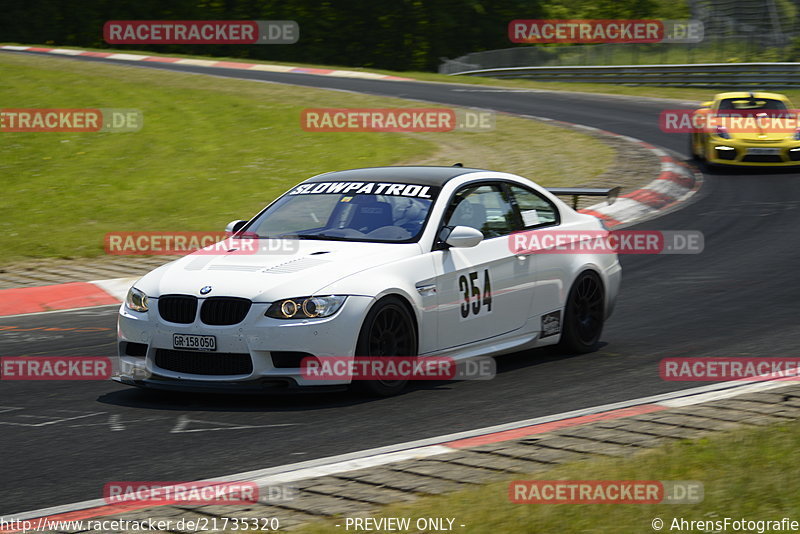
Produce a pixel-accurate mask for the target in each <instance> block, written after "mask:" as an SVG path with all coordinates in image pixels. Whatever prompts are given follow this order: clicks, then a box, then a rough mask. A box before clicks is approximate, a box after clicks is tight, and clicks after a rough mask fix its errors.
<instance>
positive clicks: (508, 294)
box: [115, 167, 621, 391]
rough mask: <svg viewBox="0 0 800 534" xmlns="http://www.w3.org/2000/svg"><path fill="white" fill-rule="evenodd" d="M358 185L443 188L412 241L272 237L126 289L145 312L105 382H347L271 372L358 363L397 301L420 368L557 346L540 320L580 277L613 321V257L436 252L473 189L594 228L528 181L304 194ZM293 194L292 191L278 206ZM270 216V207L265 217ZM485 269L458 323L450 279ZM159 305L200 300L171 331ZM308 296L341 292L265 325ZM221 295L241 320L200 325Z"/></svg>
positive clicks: (485, 179)
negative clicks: (240, 364) (245, 367)
mask: <svg viewBox="0 0 800 534" xmlns="http://www.w3.org/2000/svg"><path fill="white" fill-rule="evenodd" d="M416 177H419V181H417V178H416ZM367 181H374V182H392V183H403V184H436V183H437V182H438V183H440V186H438V187H437V189H438V188H439V187H440V189H439V192H438V196H437V197H436V199H435V200H434V201H433V202H432V204H431V207H430V213H429V215H428V217H427V219H426V221H425V223H424V226H423V229H422V230H421V234H419V238H418V239H417V240H416V242H407V243H382V242H364V241H325V240H316V239H302V240H300V239H298V240H283V241H286V242H284V243H280V241H281V240H270V242H269V243H267V242H266V241H265V242H264V243H262V246H265V245H269V246H268V247H267V248H270V249H272V250H274V249H281V248H282V246H281V245H288V247H287V248H291V249H292V250H290V251H288V252H280V251H279V252H269V253H264V254H253V255H242V254H235V253H233V254H227V253H224V254H216V255H209V254H198V253H194V254H191V255H189V256H186V257H183V258H180V259H178V260H176V261H174V262H171V263H169V264H166V265H163V266H161V267H159V268H157V269H155V270H154V271H152V272H150V273H148V274H147V275H145V276H144V277H142V278H141V279H140V280H139V281H137V282H136V283H135V284H134V287H135V288H136V289H137V290H138V291H140V292H142V293H144V294H145V295H146V296H147V299H148V308H149V309H148V311H144V312H139V311H134V310H133V309H131V308H130V307H129V306H128V304H127V303H123V305H122V306H121V307H120V310H119V322H118V340H119V343H118V346H119V356H120V370H119V375H118V376H116V377H115V380H117V381H119V382H122V383H125V384H129V385H136V386H141V387H154V388H164V389H184V390H216V389H217V388H219V389H223V390H233V391H251V390H271V389H284V388H290V389H291V388H294V387H297V386H301V387H302V386H308V387H319V386H341V385H343V384H346V383H347V381H346V380H343V381H335V380H334V381H320V380H308V379H305V378H303V376H302V373H301V370H300V369H299V368H298V367H294V368H292V367H285V366H283V367H277V366H276V365H275V362H274V361H273V357H272V355H273V354H274V353H288V354H291V353H303V354H306V355H314V356H345V357H352V356H355V355H356V344H357V340H358V336H359V332H360V330H361V328H362V324H363V323H364V319H365V317H366V315H367V313H368V312H369V310H370V309H371V307H372V306H374V305H375V303H376V302H378V301H379V300H380V299H382V298H383V297H386V296H388V295H395V296H398V297H400V298H401V299H403V300H404V301H405V302H406V303H407V304H408V307H409V309H410V310H412V311H413V319H414V322H415V323H416V332H417V340H418V355H419V357H426V356H448V357H452V358H453V359H455V360H464V359H468V358H475V357H479V356H494V355H500V354H505V353H510V352H516V351H521V350H526V349H530V348H535V347H541V346H545V345H552V344H555V343H557V342H558V341H559V339H560V333H556V334H555V335H553V334H552V333H551V334H550V335H546V336H543V329H544V324H543V323H544V317H545V316H546V315H547V316H550V317H551V318H552V316H553V313H554V312H559V314H558V318H559V321H560V320H561V318H562V317H564V314H563V310H564V307H565V302H566V300H567V296H568V294H569V291H570V288H571V287H572V285H573V282H574V281H575V280H576V277H578V275H579V274H580V273H582V272H585V271H593V272H594V273H596V274H597V275H598V276H599V278H600V280H601V281H602V285H603V289H604V304H603V306H604V310H603V313H604V317H605V318H607V317H608V316H609V315H610V314H611V311H612V310H613V307H614V303H615V300H616V297H617V293H618V289H619V285H620V278H621V268H620V265H619V262H618V259H617V256H616V254H609V253H580V254H527V255H523V254H515V253H514V252H513V251H512V250H511V248H510V247H509V239H511V236H510V235H503V236H498V237H493V238H487V239H483V240H482V241H481V242H480V243H478V244H477V245H476V246H473V247H465V248H462V247H450V248H445V249H437V245H436V244H437V241H438V236H439V233H440V231H441V225H442V223H443V221H442V219H443V216H444V215H445V211H446V209H447V206H448V204H449V203H450V202H451V200H452V199H453V198H454V195H455V193H456V192H457V191H459V190H462V191H463V189H462V188H464V187H465V186H466V187H473V186H475V185H476V184H499V183H506V184H510V185H514V186H521V187H523V188H526V189H527V190H528V191H531V192H533V193H535V194H536V195H539V196H540V197H542V198H543V199H546V201H547V202H549V203H551V204H552V206H554V207H555V209H556V210H557V216H558V219H559V220H560V221H559V223H558V224H556V225H545V226H543V227H542V230H548V231H552V230H554V229H557V230H562V229H563V230H593V231H598V230H603V226H602V224H601V223H600V221H599V220H598V219H596V218H595V217H592V216H589V215H584V214H581V213H578V212H576V211H574V210H573V209H572V208H570V207H569V206H567V205H566V204H565V203H564V202H562V201H561V200H560V199H559V198H557V197H556V196H554V195H552V194H550V193H549V192H548V191H547V190H546V189H544V188H542V187H540V186H538V185H536V184H535V183H533V182H531V181H530V180H527V179H525V178H522V177H519V176H516V175H512V174H507V173H501V172H493V171H485V170H477V169H466V168H458V167H384V168H374V169H358V170H354V171H340V172H336V173H327V174H325V175H320V176H316V177H314V178H311V179H310V180H307V181H306V182H304V184H307V183H310V184H312V186H313V184H315V183H316V184H321V183H329V182H336V183H342V182H352V183H366V182H367ZM491 187H499V188H500V189H501V190H503V191H508V189H503V187H505V186H491ZM489 188H490V187H489ZM306 190H310V188H306ZM470 190H472V189H470ZM515 190H516V191H519V190H518V189H515ZM301 191H302V189H301ZM297 192H298V187H297V186H296V187H295V188H292V189H291V190H290V191H289V192H287V193H286V194H285V195H284V196H286V195H289V194H297ZM376 198H378V197H376ZM344 201H345V200H344V199H343V200H341V202H344ZM276 202H277V201H276ZM348 202H349V200H348ZM470 202H472V201H471V200H470ZM273 204H274V203H273ZM473 205H474V204H473ZM269 209H270V206H268V207H267V208H265V210H264V211H263V212H262V214H263V213H265V212H266V211H268V210H269ZM470 209H472V208H470ZM453 210H455V208H453ZM516 213H519V211H517V212H516ZM260 215H261V214H259V216H260ZM507 215H508V214H507ZM259 216H257V217H256V218H254V219H253V220H254V221H255V220H256V219H257V218H258V217H259ZM452 217H455V215H452ZM487 217H488V215H487ZM451 220H452V219H451ZM518 220H521V219H519V218H518ZM251 222H252V221H251ZM487 224H488V223H487ZM245 231H247V227H245ZM533 231H536V230H533ZM288 241H291V242H290V243H289V242H288ZM487 270H488V273H490V276H491V285H492V287H491V289H492V294H493V297H492V299H493V301H492V302H491V307H490V309H488V310H487V309H484V307H482V306H481V305H480V304H478V309H479V310H480V311H479V312H478V313H475V314H473V313H470V312H469V311H467V313H468V317H466V318H465V317H463V316H462V314H461V309H462V306H465V307H467V308H469V307H470V304H471V302H470V301H468V300H467V301H466V302H465V297H464V295H463V289H464V288H463V287H460V286H459V278H460V277H461V276H462V275H464V274H465V273H469V272H477V273H479V274H478V278H477V283H478V284H480V283H481V282H482V279H483V274H482V273H484V272H486V271H487ZM487 276H489V275H488V274H487ZM208 287H210V288H211V290H210V292H209V293H208V294H206V295H203V294H201V292H200V290H201V288H206V289H207V288H208ZM165 295H185V296H188V297H190V298H192V299H196V301H197V311H196V315H195V317H194V319H193V320H192V321H191V322H189V323H184V324H176V323H174V322H170V321H167V320H165V319H164V318H163V317H161V315H160V312H159V299H161V298H164V296H165ZM314 295H339V296H346V299H345V300H344V304H342V305H341V308H339V309H338V311H336V312H335V313H334V314H333V315H331V316H329V317H324V318H301V319H289V320H287V319H277V318H272V317H267V316H265V312H266V311H267V310H268V308H269V307H270V305H271V304H272V303H274V302H276V301H279V300H281V299H288V298H295V297H300V296H314ZM223 296H224V297H237V298H241V299H247V300H249V301H252V305H251V306H250V308H249V311H248V312H247V314H246V316H245V317H244V319H243V320H242V321H240V322H237V323H236V324H231V325H209V324H205V323H204V322H203V321H202V320H201V313H200V310H201V309H202V307H203V305H204V303H205V301H206V300H207V299H208V298H209V297H223ZM473 310H474V308H473ZM557 326H559V327H560V325H557ZM559 330H560V328H559ZM175 334H185V335H200V336H209V335H210V336H215V339H216V347H215V348H216V350H215V351H212V352H208V351H206V352H200V351H179V350H176V349H175V347H174V343H175V340H174V338H173V336H174V335H175ZM129 347H134V349H133V350H131V349H130V348H129ZM158 350H161V351H162V353H160V354H166V353H169V354H172V353H180V354H178V356H177V357H179V358H183V359H188V360H191V359H192V358H202V359H208V358H215V357H216V358H226V357H228V355H238V356H236V358H239V359H240V360H242V361H244V363H247V362H246V360H249V361H250V363H251V367H252V370H251V371H250V372H235V373H234V374H215V373H209V371H208V370H207V369H204V370H203V372H202V374H201V373H195V372H192V370H193V369H194V367H192V365H193V364H191V363H189V364H186V365H184V363H179V364H178V365H177V367H175V366H173V364H170V365H166V367H173V368H171V369H170V368H164V366H160V365H159V364H158V363H157V358H156V353H157V351H158ZM169 351H172V352H169ZM131 353H133V354H131ZM181 362H183V360H181ZM212 367H213V366H212ZM223 367H224V366H223Z"/></svg>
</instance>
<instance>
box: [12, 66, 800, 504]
mask: <svg viewBox="0 0 800 534" xmlns="http://www.w3.org/2000/svg"><path fill="white" fill-rule="evenodd" d="M63 60H64V61H86V60H88V61H98V59H95V58H74V59H73V58H65V59H63ZM99 61H106V62H110V63H113V61H108V60H99ZM124 64H125V65H127V66H131V64H130V63H124ZM137 68H163V69H169V70H175V71H187V72H194V73H198V74H213V75H216V76H222V77H237V78H247V79H254V80H263V81H275V82H283V83H290V84H298V85H305V86H313V87H323V88H334V89H344V90H349V91H357V92H364V93H370V94H376V95H388V96H397V97H405V98H413V99H420V100H425V101H430V102H437V103H443V104H451V105H458V106H475V107H481V108H487V109H493V110H497V111H505V112H512V113H520V114H531V115H537V116H545V117H551V118H554V119H560V120H565V121H571V122H577V123H582V124H587V125H591V126H596V127H599V128H603V129H606V130H610V131H613V132H617V133H620V134H625V135H630V136H634V137H637V138H640V139H643V140H646V141H648V142H650V143H653V144H655V145H659V146H662V147H666V148H668V149H672V150H674V151H676V152H678V153H680V154H683V155H684V156H687V151H686V136H685V135H676V134H665V133H663V132H661V131H660V130H659V128H658V113H659V111H660V110H662V109H666V108H669V107H682V106H676V105H675V104H674V103H673V104H669V103H666V102H659V101H646V100H645V99H639V100H630V99H624V100H623V99H619V98H613V97H603V96H598V95H581V94H558V93H549V92H532V91H519V90H514V91H504V90H498V89H497V88H488V87H479V86H471V87H467V86H463V85H461V86H450V85H446V84H432V83H417V82H413V83H411V82H399V81H371V80H361V79H348V78H333V77H325V76H312V75H302V74H277V73H266V72H250V71H236V70H223V69H210V68H200V67H182V66H177V65H167V64H158V63H151V64H147V65H144V64H137V65H136V66H134V67H131V73H132V74H131V75H132V76H135V75H136V69H137ZM332 141H333V138H332ZM530 142H531V144H534V143H536V139H535V138H531V139H530ZM464 163H465V164H467V165H469V158H468V155H465V157H464ZM499 170H502V169H499ZM569 172H570V171H569V169H564V173H565V174H567V175H569ZM530 178H533V179H535V178H536V177H535V176H530ZM575 179H576V181H580V180H581V177H579V176H576V177H575ZM798 180H800V176H798V175H797V174H795V173H794V172H786V171H765V170H763V169H759V170H743V171H727V173H725V174H722V173H711V172H705V183H704V186H703V188H702V190H701V193H700V194H699V195H697V196H696V201H695V202H693V203H690V204H689V205H687V206H686V207H685V208H683V209H681V210H679V211H675V212H673V213H671V214H668V215H666V216H663V217H660V218H658V219H655V220H652V221H650V222H647V223H644V224H640V225H638V226H637V227H636V228H639V229H662V230H682V229H685V230H700V231H702V232H703V233H704V235H705V251H704V252H703V253H702V254H698V255H692V256H688V255H673V256H663V255H662V256H625V257H623V258H622V263H623V267H624V271H623V287H622V294H621V296H620V299H619V302H618V305H617V309H616V312H615V313H614V315H613V317H612V318H611V319H610V321H609V322H608V323H607V326H606V329H605V332H604V335H603V343H604V346H603V347H602V349H601V350H600V351H599V352H596V353H594V354H588V355H582V356H560V355H557V354H554V353H553V352H551V351H547V350H542V351H538V352H532V353H519V354H515V355H510V356H506V357H503V358H500V359H499V361H498V371H499V372H498V375H497V377H496V378H495V379H494V380H491V381H487V382H455V383H428V384H424V385H422V386H419V387H414V388H412V389H410V390H409V391H407V392H406V393H405V394H403V395H401V396H398V397H395V398H390V399H382V400H365V399H362V398H359V397H356V396H353V395H351V394H349V393H336V394H326V395H317V394H314V395H299V396H298V395H293V396H284V397H230V396H211V395H176V394H162V393H153V392H145V391H140V390H137V389H133V388H128V387H123V386H120V385H118V384H115V383H110V382H21V381H19V382H14V381H3V382H0V391H1V392H2V393H1V394H0V406H2V407H0V457H2V464H3V465H2V470H0V473H2V475H0V476H1V482H2V484H0V516H2V515H6V516H8V515H10V514H11V513H15V512H22V511H27V510H33V509H37V508H43V507H47V506H55V505H60V504H67V503H70V502H75V501H80V500H86V499H95V498H99V497H100V496H101V495H102V494H101V489H102V486H103V484H104V483H106V482H109V481H115V480H116V481H123V480H173V481H177V480H197V479H202V478H208V477H217V476H223V475H226V474H232V473H236V472H242V471H248V470H253V469H259V468H266V467H270V466H278V465H283V464H287V463H294V462H299V461H304V460H311V459H315V458H322V457H325V456H330V455H335V454H341V453H346V452H351V451H357V450H363V449H368V448H372V447H378V446H383V445H390V444H393V443H398V442H403V441H409V440H413V439H421V438H427V437H432V436H436V435H441V434H445V433H451V432H457V431H462V430H469V429H473V428H479V427H483V426H489V425H495V424H501V423H505V422H511V421H516V420H520V419H526V418H532V417H538V416H544V415H548V414H554V413H559V412H564V411H567V410H575V409H580V408H586V407H591V406H595V405H598V404H604V403H610V402H616V401H623V400H627V399H632V398H636V397H643V396H647V395H654V394H658V393H664V392H667V391H672V390H678V389H684V388H688V387H694V386H697V385H700V384H698V383H693V382H665V381H663V380H661V379H660V378H659V374H658V362H659V360H660V359H661V358H664V357H667V356H691V357H694V356H798V350H797V347H798V344H799V342H800V325H799V324H798V323H799V322H798V320H797V311H798V302H800V285H799V284H796V283H795V282H794V278H795V276H796V273H797V269H798V267H797V266H798V265H800V248H798V246H797V244H798V237H797V235H798V230H797V229H798V227H800V182H798ZM207 209H210V210H213V206H208V207H207ZM247 215H249V214H242V216H243V217H246V216H247ZM115 315H116V307H113V306H111V307H101V308H93V309H87V310H82V311H67V312H58V313H47V314H39V315H29V316H20V317H9V318H0V355H2V356H33V355H49V356H71V355H75V356H111V355H114V354H115V344H114V343H115ZM45 328H59V329H62V330H49V331H48V330H45Z"/></svg>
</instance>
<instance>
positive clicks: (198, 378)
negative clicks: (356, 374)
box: [114, 296, 374, 393]
mask: <svg viewBox="0 0 800 534" xmlns="http://www.w3.org/2000/svg"><path fill="white" fill-rule="evenodd" d="M373 301H374V299H373V298H372V297H365V296H349V297H347V300H346V301H345V302H344V304H343V305H342V307H341V309H339V311H338V312H336V313H335V314H334V315H333V316H331V317H327V318H323V319H298V320H288V321H287V320H281V319H273V318H271V317H265V316H264V312H265V311H266V310H267V308H268V307H269V303H253V304H252V306H251V308H250V310H249V312H248V313H247V315H246V316H245V318H244V320H243V321H242V322H240V323H238V324H235V325H231V326H211V325H207V324H203V323H202V322H201V321H200V319H199V318H195V321H194V322H192V323H190V324H177V323H171V322H167V321H165V320H164V319H162V318H161V317H160V316H159V313H158V299H156V298H153V299H150V302H151V304H150V311H148V312H144V313H139V312H133V311H131V310H129V309H126V308H125V305H124V304H123V305H122V306H121V307H120V311H119V317H118V323H117V340H118V343H117V347H118V353H119V373H118V375H117V376H115V377H114V379H115V380H116V381H117V382H120V383H123V384H128V385H132V386H138V387H146V388H157V389H169V390H176V391H224V390H229V391H233V392H237V391H238V392H242V393H251V392H265V391H267V392H269V391H289V390H294V389H297V388H302V387H309V388H311V389H313V390H321V388H323V387H329V386H342V385H346V384H348V383H349V382H348V381H333V380H310V379H307V378H304V377H303V376H302V372H301V370H300V367H299V364H298V366H297V367H287V363H286V361H287V358H286V357H285V355H287V354H288V355H298V353H301V354H304V355H307V356H343V357H352V356H353V355H354V352H355V347H356V342H357V339H358V334H359V331H360V329H361V325H362V323H363V320H364V317H365V316H366V314H367V311H368V310H369V307H370V306H371V305H372V303H373ZM173 334H196V335H212V336H215V337H216V350H215V351H186V350H176V349H174V348H173ZM300 357H301V356H300V355H298V356H296V358H294V359H299V358H300ZM234 360H235V361H236V362H239V363H244V364H245V365H242V366H240V365H233V366H231V365H230V363H231V362H232V361H234ZM289 361H292V358H289ZM206 363H208V364H210V365H206ZM290 365H291V364H290ZM237 368H241V369H243V370H242V371H236V374H218V373H219V372H220V371H219V370H220V369H237ZM192 371H196V372H192Z"/></svg>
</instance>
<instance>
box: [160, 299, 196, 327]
mask: <svg viewBox="0 0 800 534" xmlns="http://www.w3.org/2000/svg"><path fill="white" fill-rule="evenodd" d="M158 313H159V315H161V318H162V319H164V320H165V321H169V322H171V323H181V324H189V323H193V322H194V318H195V316H196V315H197V297H193V296H191V295H164V296H162V297H161V298H159V299H158Z"/></svg>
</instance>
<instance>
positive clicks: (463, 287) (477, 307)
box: [458, 269, 492, 319]
mask: <svg viewBox="0 0 800 534" xmlns="http://www.w3.org/2000/svg"><path fill="white" fill-rule="evenodd" d="M458 289H459V291H463V292H464V302H463V303H462V304H461V317H463V318H464V319H466V318H467V317H469V315H470V313H472V315H478V314H479V313H480V312H481V307H482V306H486V311H487V312H490V311H492V281H491V280H490V279H489V269H484V270H483V292H481V288H480V284H479V283H478V273H477V271H473V272H471V273H469V275H464V274H462V275H461V276H459V277H458ZM481 294H483V302H481Z"/></svg>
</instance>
